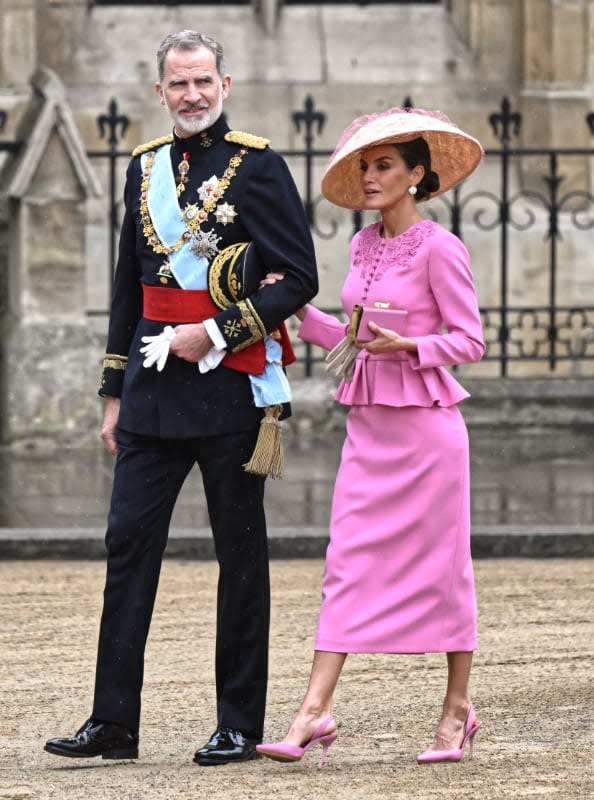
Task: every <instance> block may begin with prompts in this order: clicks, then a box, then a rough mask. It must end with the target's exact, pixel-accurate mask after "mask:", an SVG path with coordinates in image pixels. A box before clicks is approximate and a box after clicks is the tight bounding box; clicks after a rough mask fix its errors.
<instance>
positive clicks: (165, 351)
mask: <svg viewBox="0 0 594 800" xmlns="http://www.w3.org/2000/svg"><path fill="white" fill-rule="evenodd" d="M174 337H175V331H174V330H173V328H172V327H171V325H166V326H165V328H164V329H163V330H162V331H161V333H160V334H159V335H158V336H143V337H142V341H143V342H146V343H147V344H146V345H145V346H144V347H141V348H140V352H141V353H144V355H145V356H146V357H145V359H144V361H143V362H142V366H143V367H152V366H153V364H154V363H155V362H156V364H157V371H158V372H162V371H163V367H164V366H165V362H166V361H167V356H168V355H169V345H170V344H171V342H172V340H173V339H174Z"/></svg>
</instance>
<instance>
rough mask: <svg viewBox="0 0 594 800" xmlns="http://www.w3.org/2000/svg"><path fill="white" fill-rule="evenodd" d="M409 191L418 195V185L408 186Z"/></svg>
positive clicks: (413, 194)
mask: <svg viewBox="0 0 594 800" xmlns="http://www.w3.org/2000/svg"><path fill="white" fill-rule="evenodd" d="M408 193H409V194H412V196H413V197H414V196H415V195H416V193H417V187H416V186H409V187H408Z"/></svg>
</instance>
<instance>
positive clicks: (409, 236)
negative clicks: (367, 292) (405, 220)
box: [351, 219, 436, 285]
mask: <svg viewBox="0 0 594 800" xmlns="http://www.w3.org/2000/svg"><path fill="white" fill-rule="evenodd" d="M435 226H436V223H435V222H433V221H432V220H428V219H426V220H423V221H422V222H418V223H416V224H415V225H412V226H411V227H410V228H409V229H408V230H406V231H404V233H401V234H400V236H395V237H394V238H393V239H383V238H382V237H381V235H380V233H381V223H380V222H376V223H375V224H374V225H369V226H368V227H366V228H363V229H362V230H361V231H359V233H358V234H357V235H356V236H355V238H354V239H353V252H352V258H351V264H352V269H355V270H359V273H360V275H361V278H363V279H364V280H365V281H366V284H367V285H369V283H370V282H371V281H377V280H380V279H381V278H382V276H383V275H384V274H385V273H386V272H387V271H388V270H393V269H394V270H403V269H408V267H409V266H410V263H411V261H412V259H413V258H414V257H415V255H416V253H417V251H418V249H419V248H420V247H421V245H422V244H423V243H424V242H425V241H426V239H428V238H429V237H431V236H433V234H434V233H435Z"/></svg>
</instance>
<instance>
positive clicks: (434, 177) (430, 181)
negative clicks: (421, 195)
mask: <svg viewBox="0 0 594 800" xmlns="http://www.w3.org/2000/svg"><path fill="white" fill-rule="evenodd" d="M423 183H424V185H425V189H426V190H427V191H428V192H429V193H430V194H433V192H437V191H438V190H439V175H438V174H437V172H433V170H431V172H430V173H429V174H428V175H427V176H426V177H425V178H424V180H423Z"/></svg>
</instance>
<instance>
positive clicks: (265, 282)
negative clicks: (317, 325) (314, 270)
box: [259, 272, 307, 320]
mask: <svg viewBox="0 0 594 800" xmlns="http://www.w3.org/2000/svg"><path fill="white" fill-rule="evenodd" d="M284 277H285V273H284V272H268V273H266V276H265V277H264V278H262V280H261V281H260V286H259V288H260V289H262V288H263V287H264V286H272V284H273V283H276V282H277V281H282V280H283V278H284ZM306 308H307V306H302V307H301V308H298V309H297V311H295V316H296V317H297V319H299V320H303V317H304V316H305V309H306Z"/></svg>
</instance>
